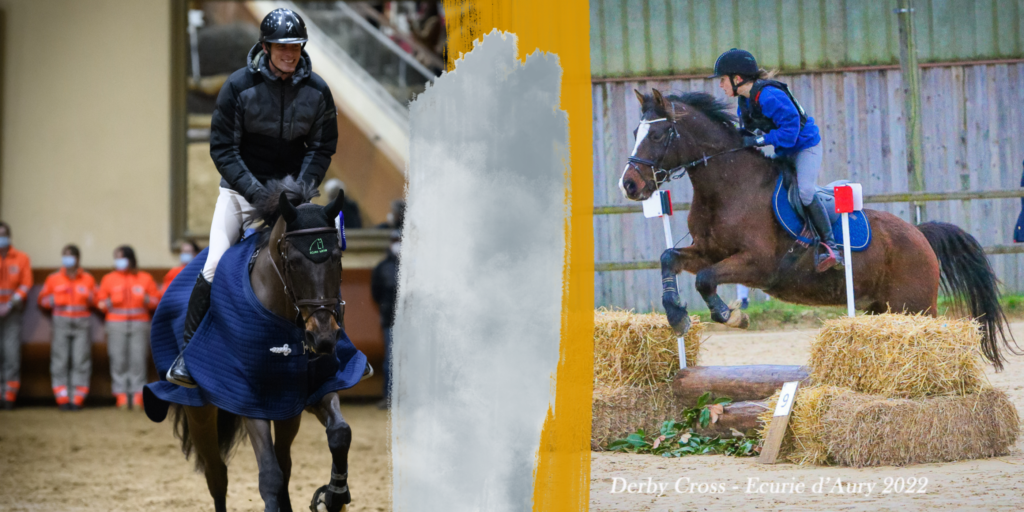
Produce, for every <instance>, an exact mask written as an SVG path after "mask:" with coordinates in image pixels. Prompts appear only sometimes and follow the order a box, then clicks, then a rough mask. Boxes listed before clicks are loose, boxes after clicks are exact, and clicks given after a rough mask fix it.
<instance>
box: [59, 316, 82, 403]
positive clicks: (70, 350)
mask: <svg viewBox="0 0 1024 512" xmlns="http://www.w3.org/2000/svg"><path fill="white" fill-rule="evenodd" d="M90 376H92V343H91V342H90V341H89V317H85V318H67V317H63V316H54V317H53V341H52V342H51V343H50V380H51V382H53V387H55V388H56V387H58V386H68V385H70V386H72V387H76V388H77V387H89V377H90ZM71 393H72V390H71V389H69V390H68V396H71Z"/></svg>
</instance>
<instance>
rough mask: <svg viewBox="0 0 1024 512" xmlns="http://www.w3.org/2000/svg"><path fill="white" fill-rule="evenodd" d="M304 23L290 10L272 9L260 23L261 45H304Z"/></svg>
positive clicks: (305, 37) (305, 39) (305, 38)
mask: <svg viewBox="0 0 1024 512" xmlns="http://www.w3.org/2000/svg"><path fill="white" fill-rule="evenodd" d="M307 40H308V37H307V36H306V22H304V21H302V17H301V16H299V15H298V14H296V13H295V11H293V10H291V9H274V10H273V11H270V14H268V15H267V16H266V17H265V18H263V22H262V23H260V42H261V43H281V44H295V43H302V44H305V43H306V41H307Z"/></svg>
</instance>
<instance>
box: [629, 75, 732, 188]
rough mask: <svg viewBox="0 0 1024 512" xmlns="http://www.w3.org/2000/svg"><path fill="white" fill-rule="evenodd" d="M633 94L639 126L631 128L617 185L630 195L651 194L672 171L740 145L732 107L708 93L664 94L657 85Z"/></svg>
mask: <svg viewBox="0 0 1024 512" xmlns="http://www.w3.org/2000/svg"><path fill="white" fill-rule="evenodd" d="M634 92H635V93H636V97H637V99H638V100H639V101H640V110H641V114H640V124H639V126H637V128H636V130H634V131H633V135H634V136H635V137H636V142H635V144H634V145H633V153H632V154H631V155H630V157H629V162H628V163H627V164H626V168H625V169H623V171H622V177H620V178H619V189H620V190H622V194H623V195H624V196H626V198H627V199H631V200H633V201H643V200H645V199H647V198H649V197H651V195H652V194H654V192H655V191H656V190H658V188H659V187H660V186H661V184H662V183H665V182H667V181H668V177H669V174H670V171H669V170H670V169H673V168H675V167H678V166H680V165H683V164H684V163H686V162H691V161H694V160H697V159H699V158H701V156H702V155H707V154H711V153H713V152H716V151H719V150H721V149H722V148H725V147H729V146H734V145H735V144H736V139H738V135H737V133H736V130H735V125H734V122H735V118H734V117H733V115H732V113H731V112H730V107H729V105H728V104H727V103H725V102H723V101H720V100H716V99H715V98H714V97H713V96H711V95H710V94H706V93H687V94H682V95H679V96H668V97H665V96H662V94H661V92H659V91H658V90H657V89H654V90H653V91H652V93H651V94H648V95H644V94H640V91H634Z"/></svg>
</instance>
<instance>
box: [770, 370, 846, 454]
mask: <svg viewBox="0 0 1024 512" xmlns="http://www.w3.org/2000/svg"><path fill="white" fill-rule="evenodd" d="M847 393H852V391H850V390H847V389H843V388H838V387H835V386H808V387H802V388H798V389H797V390H796V399H795V400H794V401H793V411H792V414H790V417H789V428H787V429H786V434H785V435H784V436H783V438H782V447H781V448H780V449H779V457H781V458H783V459H785V460H788V461H790V462H792V463H794V464H818V465H822V464H826V463H827V462H828V458H829V457H828V456H829V453H828V447H827V446H826V445H825V443H824V441H822V438H823V436H824V431H825V426H824V425H823V424H822V422H821V418H822V416H823V415H824V414H825V413H826V412H827V411H828V410H829V406H830V405H831V404H832V402H833V400H835V398H836V397H838V396H841V395H844V394H847ZM778 403H779V392H778V391H777V392H776V393H775V394H774V395H772V396H771V398H769V399H768V409H767V410H765V411H764V412H763V413H761V414H760V415H759V416H758V419H759V420H760V422H761V430H760V432H759V433H760V435H761V438H762V439H764V438H766V437H767V436H768V426H769V425H770V424H771V419H772V414H774V412H775V405H776V404H778Z"/></svg>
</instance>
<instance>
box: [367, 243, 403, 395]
mask: <svg viewBox="0 0 1024 512" xmlns="http://www.w3.org/2000/svg"><path fill="white" fill-rule="evenodd" d="M401 252H402V233H401V232H400V231H397V230H395V231H392V232H391V245H390V246H389V247H388V254H387V256H386V257H385V258H384V261H382V262H380V263H378V264H377V266H376V267H375V268H374V269H373V274H372V275H371V276H370V293H371V294H372V295H373V301H374V302H376V303H377V307H378V308H379V309H380V327H381V330H382V331H383V332H384V372H383V374H384V399H383V400H381V401H380V403H379V404H378V407H380V408H382V409H384V408H387V407H388V405H389V404H390V402H391V341H392V340H391V328H392V327H393V326H394V325H395V306H396V302H397V301H398V258H399V254H401Z"/></svg>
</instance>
